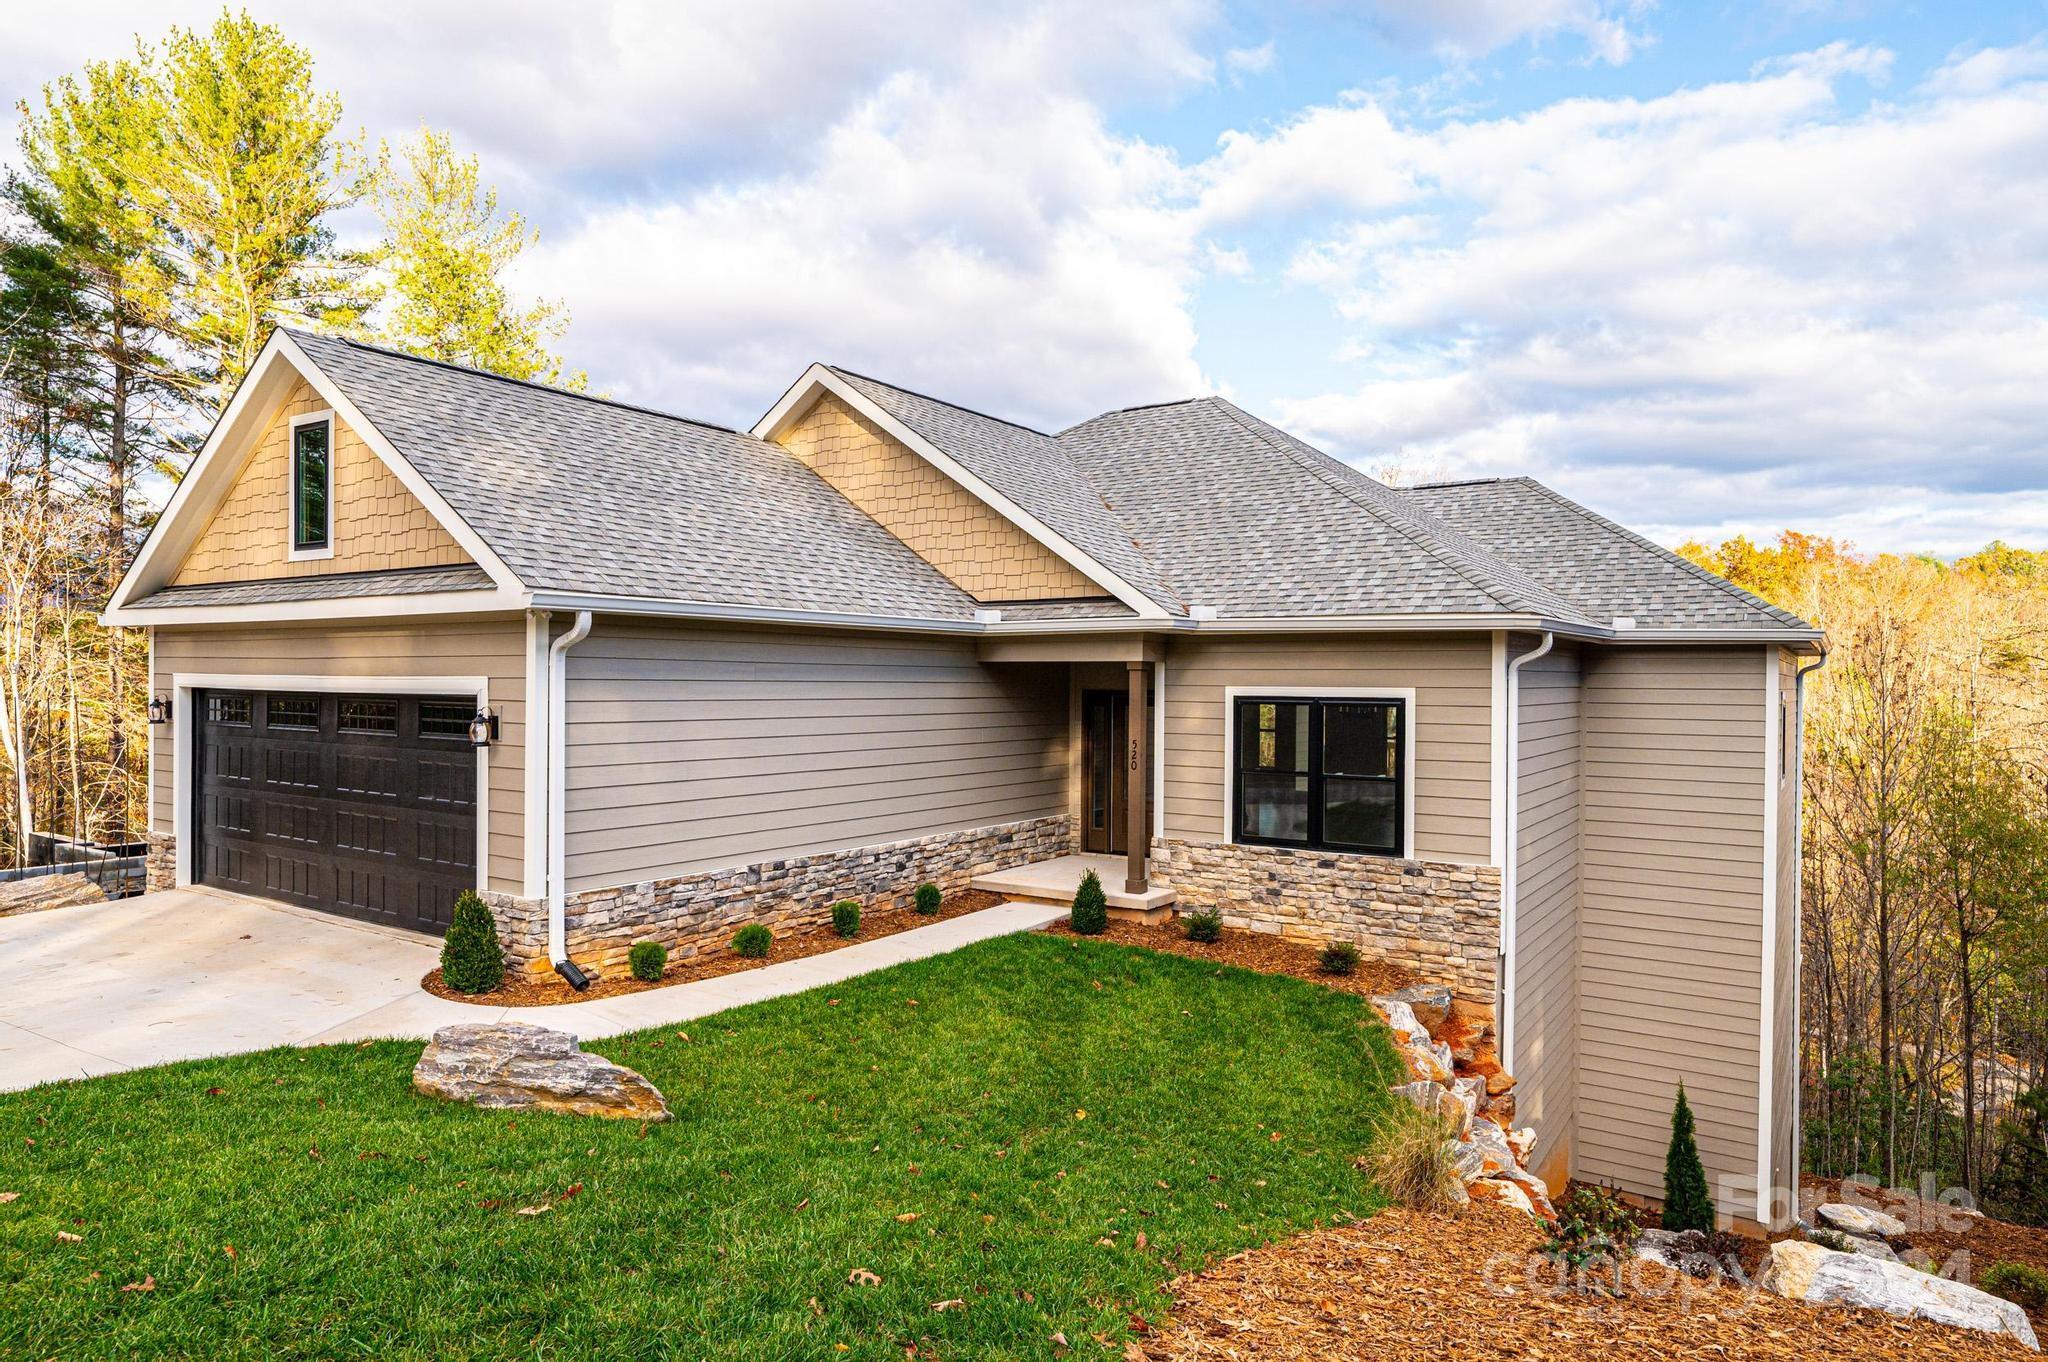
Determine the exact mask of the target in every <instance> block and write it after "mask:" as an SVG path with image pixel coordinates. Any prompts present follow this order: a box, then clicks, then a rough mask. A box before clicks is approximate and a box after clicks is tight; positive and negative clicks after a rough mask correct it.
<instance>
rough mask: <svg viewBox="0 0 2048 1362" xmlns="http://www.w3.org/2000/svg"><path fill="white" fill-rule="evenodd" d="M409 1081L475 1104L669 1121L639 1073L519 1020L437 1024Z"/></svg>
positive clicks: (664, 1105) (659, 1097) (559, 1033)
mask: <svg viewBox="0 0 2048 1362" xmlns="http://www.w3.org/2000/svg"><path fill="white" fill-rule="evenodd" d="M412 1085H413V1087H414V1088H416V1089H418V1090H419V1091H420V1092H423V1093H425V1094H427V1095H428V1096H429V1097H445V1098H447V1099H449V1100H450V1101H455V1102H469V1103H471V1104H473V1105H475V1106H479V1107H491V1108H498V1109H509V1110H515V1111H521V1110H538V1111H561V1112H570V1113H573V1114H575V1115H578V1116H607V1117H612V1118H615V1119H618V1120H626V1121H666V1120H667V1119H668V1118H669V1112H668V1103H667V1102H666V1101H664V1100H663V1098H662V1095H661V1093H660V1092H659V1091H658V1090H657V1089H656V1088H655V1086H654V1085H653V1084H652V1083H649V1082H648V1081H647V1080H646V1079H644V1078H642V1077H641V1076H640V1075H639V1074H637V1073H635V1072H633V1071H632V1070H631V1069H628V1068H625V1067H623V1066H621V1065H618V1064H614V1063H612V1062H611V1061H610V1060H608V1059H605V1058H604V1057H602V1056H601V1055H591V1054H585V1053H584V1052H583V1049H582V1047H580V1046H579V1045H577V1043H576V1038H575V1037H574V1036H572V1035H569V1034H568V1033H566V1032H563V1031H550V1030H548V1029H547V1028H545V1027H541V1026H526V1025H522V1024H521V1023H518V1022H463V1023H460V1024H458V1025H455V1026H444V1027H442V1028H441V1029H440V1030H438V1031H436V1032H435V1033H434V1038H433V1040H431V1041H429V1042H428V1043H427V1048H426V1050H425V1052H424V1053H422V1054H421V1055H420V1061H419V1063H418V1064H416V1065H414V1066H413V1071H412Z"/></svg>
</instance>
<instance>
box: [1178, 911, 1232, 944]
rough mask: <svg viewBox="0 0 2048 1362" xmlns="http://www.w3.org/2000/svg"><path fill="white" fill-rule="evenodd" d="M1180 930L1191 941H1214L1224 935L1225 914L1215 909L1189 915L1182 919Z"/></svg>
mask: <svg viewBox="0 0 2048 1362" xmlns="http://www.w3.org/2000/svg"><path fill="white" fill-rule="evenodd" d="M1180 929H1181V930H1182V931H1183V932H1186V933H1187V936H1188V940H1190V941H1214V940H1216V939H1217V938H1218V937H1220V936H1222V935H1223V914H1221V913H1219V912H1217V911H1216V910H1215V909H1213V908H1211V909H1209V910H1208V911H1206V912H1201V913H1189V914H1187V915H1186V916H1184V917H1182V918H1181V920H1180Z"/></svg>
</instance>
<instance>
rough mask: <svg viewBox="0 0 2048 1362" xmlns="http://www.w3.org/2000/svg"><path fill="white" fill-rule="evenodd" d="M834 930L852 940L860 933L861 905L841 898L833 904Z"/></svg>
mask: <svg viewBox="0 0 2048 1362" xmlns="http://www.w3.org/2000/svg"><path fill="white" fill-rule="evenodd" d="M832 930H833V931H835V932H837V933H839V934H840V935H841V936H843V937H845V938H846V939H847V940H849V941H851V940H852V939H853V938H854V937H857V936H859V935H860V905H859V904H858V903H855V902H854V901H853V900H852V899H841V900H839V902H837V903H835V904H833V905H832Z"/></svg>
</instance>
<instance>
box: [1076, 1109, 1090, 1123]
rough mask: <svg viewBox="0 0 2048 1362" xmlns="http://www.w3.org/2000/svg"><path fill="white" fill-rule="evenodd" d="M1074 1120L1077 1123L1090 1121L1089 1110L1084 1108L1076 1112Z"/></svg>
mask: <svg viewBox="0 0 2048 1362" xmlns="http://www.w3.org/2000/svg"><path fill="white" fill-rule="evenodd" d="M1074 1119H1075V1120H1077V1121H1085V1120H1087V1119H1088V1111H1087V1108H1085V1107H1084V1108H1082V1109H1080V1110H1079V1111H1076V1112H1075V1113H1074Z"/></svg>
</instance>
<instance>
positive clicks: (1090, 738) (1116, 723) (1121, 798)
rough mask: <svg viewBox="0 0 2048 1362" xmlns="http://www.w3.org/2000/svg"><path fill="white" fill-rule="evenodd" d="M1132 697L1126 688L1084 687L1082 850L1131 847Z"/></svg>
mask: <svg viewBox="0 0 2048 1362" xmlns="http://www.w3.org/2000/svg"><path fill="white" fill-rule="evenodd" d="M1130 720H1131V701H1130V697H1129V696H1128V695H1126V694H1124V692H1122V691H1120V690H1084V691H1082V692H1081V850H1083V851H1086V852H1092V853H1094V854H1097V855H1103V856H1121V855H1123V854H1124V852H1125V851H1126V850H1128V849H1129V845H1130V844H1129V840H1128V838H1127V836H1126V833H1125V829H1126V828H1128V827H1129V821H1128V819H1127V817H1126V813H1127V811H1128V810H1129V807H1130V806H1129V804H1128V803H1127V802H1126V801H1127V800H1128V799H1129V797H1130V773H1129V772H1128V771H1127V770H1126V769H1125V767H1126V766H1127V764H1128V763H1126V762H1125V761H1124V760H1123V755H1124V752H1125V750H1126V749H1127V748H1128V747H1129V746H1130V740H1131V732H1130Z"/></svg>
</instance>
